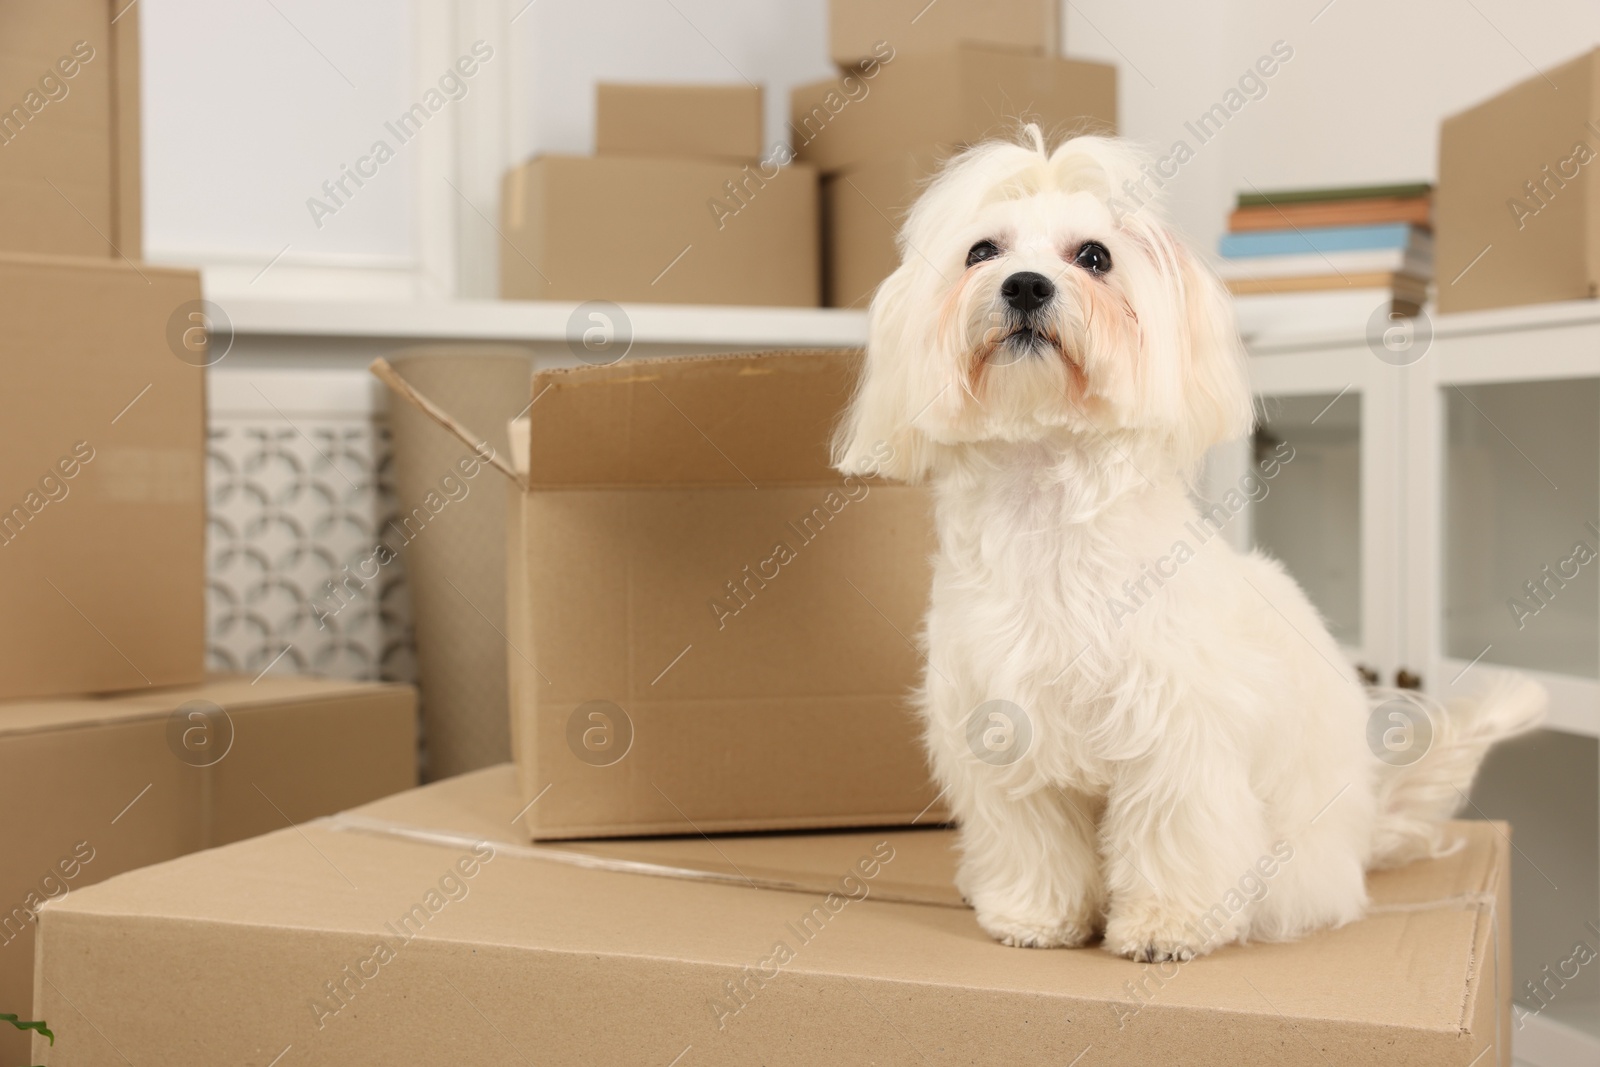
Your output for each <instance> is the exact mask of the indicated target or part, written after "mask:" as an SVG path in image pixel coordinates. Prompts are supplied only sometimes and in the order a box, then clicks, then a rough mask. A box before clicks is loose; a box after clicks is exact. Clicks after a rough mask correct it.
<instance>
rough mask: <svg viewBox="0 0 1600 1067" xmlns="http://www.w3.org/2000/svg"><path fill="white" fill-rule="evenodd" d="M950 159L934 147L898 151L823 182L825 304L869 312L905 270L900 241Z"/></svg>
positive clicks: (827, 178) (839, 173)
mask: <svg viewBox="0 0 1600 1067" xmlns="http://www.w3.org/2000/svg"><path fill="white" fill-rule="evenodd" d="M943 158H944V153H941V152H940V151H938V150H937V149H935V148H932V147H929V148H924V149H922V150H920V151H918V150H908V151H905V152H895V153H892V154H890V155H886V156H884V157H882V158H880V159H874V160H871V161H869V162H867V163H863V164H861V165H860V166H858V167H852V168H850V169H849V170H844V171H839V172H838V173H836V174H830V175H828V176H827V177H826V178H824V179H823V180H822V219H823V261H824V264H825V271H824V275H823V277H824V286H823V288H824V290H825V294H826V295H825V302H826V303H827V305H828V306H829V307H839V308H844V307H866V305H867V302H868V301H869V300H870V299H871V298H872V294H873V291H874V290H876V289H877V287H878V283H879V282H881V281H883V280H884V279H885V278H887V277H888V276H889V275H890V274H891V273H892V272H893V271H894V269H895V268H896V267H897V266H899V265H900V250H899V247H898V246H897V245H896V244H895V236H896V234H897V233H899V230H900V227H901V225H903V224H904V222H905V219H906V214H907V213H908V212H909V211H910V210H911V205H912V204H914V203H915V202H916V199H917V194H918V193H919V192H921V190H922V187H923V183H925V182H926V181H927V179H928V178H929V177H931V176H932V175H933V174H934V172H935V171H936V170H937V169H938V166H939V163H940V161H941V160H942V159H943Z"/></svg>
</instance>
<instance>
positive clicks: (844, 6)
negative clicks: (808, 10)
mask: <svg viewBox="0 0 1600 1067" xmlns="http://www.w3.org/2000/svg"><path fill="white" fill-rule="evenodd" d="M1060 16H1061V3H1060V0H937V2H935V3H929V2H928V0H829V3H828V51H829V53H830V54H831V55H832V56H833V61H834V62H835V63H837V64H838V65H839V66H841V67H846V68H849V67H855V66H858V65H859V64H861V63H862V62H864V61H866V60H868V59H872V58H882V57H881V56H880V55H879V54H878V48H879V43H880V42H882V43H883V44H886V45H888V46H889V47H890V48H893V49H894V51H895V54H896V55H899V56H905V55H914V54H918V53H923V52H939V51H943V50H945V49H947V48H954V47H955V46H957V45H962V44H978V45H986V46H989V47H998V48H1014V49H1023V50H1026V51H1030V52H1037V53H1039V54H1040V55H1047V56H1053V55H1057V54H1058V53H1059V52H1060V50H1061V22H1060Z"/></svg>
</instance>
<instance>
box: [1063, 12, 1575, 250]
mask: <svg viewBox="0 0 1600 1067" xmlns="http://www.w3.org/2000/svg"><path fill="white" fill-rule="evenodd" d="M1313 19H1314V20H1315V21H1313ZM1066 22H1067V35H1068V41H1069V44H1070V48H1069V51H1070V52H1071V53H1072V54H1074V55H1078V56H1083V57H1085V58H1089V57H1093V58H1098V59H1103V60H1105V61H1107V62H1115V63H1117V64H1118V65H1119V66H1120V68H1121V72H1120V78H1121V80H1120V84H1119V88H1120V89H1121V92H1122V98H1121V102H1122V121H1123V127H1124V130H1123V132H1124V133H1126V134H1129V135H1131V136H1134V137H1138V138H1140V139H1142V140H1146V141H1148V142H1150V143H1151V145H1152V146H1156V147H1159V148H1160V149H1161V150H1163V151H1165V150H1166V149H1167V148H1168V147H1169V146H1170V144H1171V142H1172V141H1173V140H1175V139H1177V138H1180V137H1183V138H1187V139H1188V140H1189V142H1190V144H1191V145H1192V146H1193V145H1195V144H1196V139H1195V138H1194V137H1193V136H1192V135H1190V134H1188V133H1187V131H1185V129H1184V128H1183V123H1184V121H1185V120H1193V119H1194V118H1195V117H1196V116H1197V115H1198V114H1199V113H1200V112H1202V111H1203V110H1205V109H1206V108H1208V107H1209V106H1210V105H1211V104H1212V103H1214V102H1216V101H1217V100H1218V99H1220V98H1221V96H1222V94H1223V93H1224V92H1225V91H1226V90H1227V89H1228V88H1229V87H1230V86H1233V85H1234V84H1236V83H1237V80H1238V78H1239V76H1240V75H1241V74H1242V73H1244V71H1245V70H1246V69H1247V68H1248V67H1249V66H1250V64H1252V63H1253V62H1254V61H1255V60H1256V59H1257V58H1258V57H1259V56H1261V55H1263V54H1265V53H1266V52H1267V51H1268V50H1269V49H1270V48H1271V47H1272V45H1273V43H1274V42H1275V41H1279V40H1281V41H1284V42H1286V43H1287V44H1288V45H1289V46H1290V47H1292V48H1293V49H1294V58H1293V59H1291V60H1290V61H1289V62H1287V63H1285V64H1283V66H1282V68H1281V69H1280V70H1279V71H1278V73H1276V74H1275V75H1274V76H1273V77H1272V78H1271V79H1269V80H1267V82H1266V87H1267V92H1266V95H1265V96H1263V97H1262V98H1260V99H1259V100H1253V101H1251V102H1250V103H1248V104H1247V105H1246V106H1245V107H1244V108H1242V109H1241V110H1240V111H1239V113H1238V114H1237V115H1235V116H1234V117H1233V119H1231V120H1230V121H1229V123H1228V125H1227V126H1226V127H1225V128H1224V129H1223V131H1222V132H1221V133H1220V134H1219V135H1218V136H1217V137H1215V138H1214V139H1213V140H1211V141H1210V142H1209V143H1208V144H1206V145H1204V146H1203V147H1199V148H1198V150H1197V154H1196V157H1195V159H1194V161H1193V162H1192V163H1191V164H1190V165H1189V166H1188V167H1185V168H1184V170H1183V171H1182V172H1181V173H1180V174H1179V177H1178V179H1177V180H1176V181H1175V182H1174V183H1173V185H1174V188H1173V189H1172V190H1171V192H1172V194H1173V202H1172V213H1173V217H1174V219H1175V221H1177V222H1179V223H1180V224H1181V225H1182V226H1183V228H1184V229H1185V230H1186V231H1187V232H1189V234H1190V235H1191V236H1192V237H1193V238H1194V239H1195V240H1196V242H1197V243H1199V244H1201V245H1203V246H1204V247H1207V248H1213V249H1214V248H1215V247H1216V239H1217V237H1218V236H1219V235H1220V234H1221V232H1222V231H1223V228H1224V224H1225V215H1226V212H1227V210H1228V209H1229V208H1230V207H1231V206H1232V200H1233V197H1234V195H1235V194H1236V193H1237V192H1238V191H1240V190H1241V189H1246V190H1247V189H1249V188H1250V187H1251V185H1252V184H1254V185H1255V186H1257V187H1259V188H1261V189H1262V190H1266V191H1271V190H1273V189H1283V188H1292V187H1295V186H1322V185H1340V184H1364V183H1375V182H1401V181H1432V180H1434V179H1435V178H1436V177H1437V160H1438V136H1439V120H1440V119H1441V118H1443V117H1445V116H1446V115H1450V114H1453V113H1455V112H1457V111H1460V110H1462V109H1463V108H1466V107H1470V106H1471V105H1473V104H1475V103H1477V102H1479V101H1480V100H1482V99H1484V98H1486V97H1489V96H1492V95H1494V94H1495V93H1497V92H1499V91H1500V90H1501V89H1503V88H1505V87H1506V86H1509V85H1512V84H1514V83H1516V82H1519V81H1521V80H1523V79H1525V78H1529V77H1534V76H1535V72H1536V70H1537V69H1540V68H1546V67H1550V66H1554V65H1556V64H1557V63H1559V62H1561V61H1563V60H1566V59H1570V58H1572V57H1573V56H1576V55H1578V54H1579V53H1581V52H1584V51H1587V50H1589V49H1591V48H1593V47H1594V46H1595V45H1596V44H1597V43H1600V3H1596V2H1595V0H1539V2H1538V3H1535V4H1529V3H1526V2H1521V3H1519V2H1516V0H1333V2H1332V3H1331V4H1330V3H1329V2H1328V0H1289V2H1285V0H1224V2H1211V3H1202V4H1191V3H1184V2H1183V0H1147V2H1144V3H1139V4H1128V3H1125V2H1122V0H1072V2H1071V3H1070V4H1068V6H1067V18H1066ZM1119 50H1120V54H1119ZM1124 57H1125V58H1124ZM1130 64H1131V65H1130ZM1132 66H1137V68H1138V69H1139V70H1142V71H1143V72H1144V76H1141V75H1140V74H1139V73H1138V72H1137V71H1135V70H1134V69H1132ZM1146 78H1148V79H1150V80H1151V81H1154V82H1155V87H1152V86H1151V85H1150V84H1149V82H1148V81H1146Z"/></svg>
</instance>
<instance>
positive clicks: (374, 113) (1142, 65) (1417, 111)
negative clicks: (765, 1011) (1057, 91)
mask: <svg viewBox="0 0 1600 1067" xmlns="http://www.w3.org/2000/svg"><path fill="white" fill-rule="evenodd" d="M1064 4H1065V8H1066V17H1065V20H1064V21H1065V33H1066V38H1067V42H1068V53H1069V54H1071V55H1074V56H1079V57H1083V58H1094V59H1103V60H1106V61H1108V62H1112V63H1115V64H1117V65H1118V67H1119V68H1120V91H1121V111H1122V115H1121V120H1122V126H1123V132H1124V133H1125V134H1127V135H1129V136H1132V137H1136V138H1138V139H1140V140H1143V141H1145V142H1147V143H1148V144H1149V145H1150V146H1151V147H1152V148H1154V149H1156V150H1158V151H1161V152H1165V151H1166V150H1168V149H1169V148H1170V146H1171V145H1172V143H1173V142H1174V141H1176V140H1178V139H1183V140H1186V141H1188V142H1189V144H1190V147H1191V148H1193V149H1195V156H1194V158H1193V160H1192V161H1191V162H1189V163H1188V164H1187V165H1185V166H1184V167H1183V168H1182V170H1181V172H1180V174H1179V176H1178V177H1177V178H1176V179H1175V180H1173V181H1172V182H1171V183H1170V188H1169V190H1168V192H1169V195H1170V198H1171V211H1172V214H1173V217H1174V219H1175V221H1177V223H1178V224H1179V225H1180V227H1182V228H1183V229H1184V230H1185V231H1187V232H1188V233H1189V234H1190V235H1191V237H1193V238H1194V239H1195V241H1196V243H1198V244H1200V245H1201V246H1202V247H1206V248H1214V247H1215V242H1216V238H1217V236H1218V234H1219V233H1220V232H1221V231H1222V228H1223V225H1224V218H1225V214H1226V211H1227V209H1228V208H1229V206H1230V205H1231V202H1232V199H1233V196H1234V195H1235V193H1236V192H1238V191H1239V190H1240V189H1248V188H1250V187H1251V186H1252V185H1254V186H1256V187H1259V188H1261V189H1265V190H1271V189H1276V188H1284V187H1289V186H1296V185H1325V184H1338V183H1356V182H1376V181H1410V180H1431V179H1432V178H1433V177H1434V176H1435V157H1436V152H1437V136H1438V122H1439V119H1440V118H1441V117H1442V116H1444V115H1447V114H1450V113H1452V112H1454V111H1457V110H1460V109H1461V108H1463V107H1466V106H1469V105H1471V104H1472V103H1475V102H1477V101H1478V100H1480V99H1482V98H1484V97H1486V96H1489V95H1491V94H1493V93H1494V92H1496V91H1498V90H1499V89H1501V88H1503V87H1505V86H1507V85H1510V84H1512V83H1514V82H1516V81H1519V80H1521V79H1523V78H1526V77H1532V76H1534V73H1535V69H1536V68H1538V67H1546V66H1550V65H1553V64H1555V63H1557V62H1560V61H1562V60H1564V59H1567V58H1569V57H1571V56H1574V55H1576V54H1578V53H1580V52H1582V51H1585V50H1587V49H1589V48H1591V47H1593V46H1594V45H1595V44H1596V43H1597V41H1600V3H1596V2H1595V0H1540V2H1538V3H1537V4H1533V5H1530V4H1527V3H1521V4H1519V3H1516V2H1514V0H1403V2H1396V0H1333V2H1332V3H1331V4H1330V3H1328V2H1327V0H1210V2H1204V3H1197V2H1194V0H1142V2H1140V3H1128V2H1127V0H1071V2H1070V3H1065V0H1064ZM273 5H276V7H277V9H278V10H274V6H273ZM139 6H140V10H141V13H142V17H143V19H144V37H145V61H146V62H145V115H146V121H145V130H146V133H145V166H146V214H147V226H146V234H147V245H148V248H149V250H150V253H151V255H152V258H161V259H169V260H179V261H191V262H193V261H198V262H210V263H218V262H234V263H237V264H239V265H240V266H239V267H238V268H237V269H236V270H235V273H234V274H233V275H232V278H233V281H234V283H235V284H237V285H240V286H246V287H248V285H247V283H248V280H249V277H250V276H251V275H252V274H253V273H254V272H255V271H257V270H259V268H260V266H262V265H265V264H266V263H267V262H268V261H269V260H270V259H271V257H273V256H274V255H277V254H278V253H279V252H280V251H281V250H282V249H283V248H284V246H285V245H288V246H289V251H288V252H286V253H285V254H284V258H283V260H282V263H283V264H284V265H286V266H288V267H290V268H298V269H300V271H301V273H300V275H298V277H301V278H302V279H304V278H312V279H314V280H315V285H314V286H313V287H312V288H313V291H314V292H315V293H318V294H325V295H326V294H333V293H339V292H344V291H352V290H359V289H360V288H361V286H363V285H365V286H367V288H368V289H369V290H371V291H374V292H376V291H383V292H390V291H395V290H394V287H392V286H391V287H385V286H383V285H381V284H377V283H373V282H372V280H371V279H372V277H373V274H374V271H377V272H379V273H382V272H383V271H384V270H388V271H392V272H398V273H399V274H402V275H407V276H408V279H409V280H407V281H406V283H405V285H406V286H409V291H411V292H415V293H422V294H432V293H438V292H448V291H452V290H456V291H463V292H469V293H472V292H479V293H482V292H486V291H487V290H488V289H489V288H492V263H490V262H488V261H489V260H492V257H493V248H494V242H495V236H494V234H493V233H492V231H491V230H490V229H489V226H488V224H487V223H485V222H484V221H483V220H482V219H481V218H479V217H478V215H477V212H476V211H475V210H473V209H471V208H468V207H467V206H466V205H464V204H459V203H456V202H455V201H453V200H451V199H449V198H450V197H452V196H455V194H453V193H451V192H450V191H449V190H448V189H446V188H444V186H443V185H442V183H441V181H440V179H439V174H440V173H449V170H450V166H449V161H448V160H446V162H444V163H441V162H440V160H439V155H440V153H443V154H444V155H445V156H446V157H448V156H449V155H450V153H452V152H454V153H456V155H457V157H459V156H461V155H463V154H464V155H466V156H471V157H473V159H470V160H466V161H465V162H462V161H461V160H460V159H457V162H456V164H455V166H456V168H457V171H458V172H460V171H461V170H463V169H464V170H465V171H466V172H467V174H466V177H463V178H461V181H469V179H470V181H469V185H470V188H469V189H467V190H465V192H466V193H467V195H468V197H469V198H470V199H471V200H472V201H473V204H474V205H475V206H476V209H477V210H481V211H483V213H484V214H486V215H488V216H489V217H491V218H492V217H493V215H494V204H493V198H494V182H493V173H494V172H495V170H496V169H497V168H498V167H499V166H500V165H501V158H502V157H503V158H504V159H506V160H514V159H519V158H523V157H525V156H527V155H529V154H532V153H533V152H537V151H551V152H577V153H584V152H588V151H591V150H592V148H593V124H594V84H595V82H597V81H600V80H613V79H614V80H631V81H651V80H661V81H739V80H741V79H749V80H750V81H753V82H756V83H758V84H762V85H764V86H765V87H766V89H767V104H766V106H767V140H768V141H769V142H772V141H775V140H778V139H781V138H783V137H784V135H785V134H784V125H785V116H786V111H787V108H786V100H787V95H788V90H789V87H790V86H792V85H794V84H797V83H799V82H803V81H807V80H810V79H813V78H817V77H822V76H824V75H826V74H827V73H828V70H829V68H828V63H827V58H826V56H827V46H826V3H825V2H824V0H534V2H533V3H531V4H529V2H528V0H270V2H269V0H235V2H232V3H225V4H224V3H218V2H216V0H141V3H140V5H139ZM435 9H436V10H438V11H448V12H459V11H461V10H464V9H472V11H473V12H475V14H474V15H473V18H474V19H476V20H477V23H479V24H481V25H484V26H490V27H491V30H492V35H495V36H496V39H497V40H503V41H504V42H505V48H504V49H503V51H502V52H501V53H500V56H501V60H502V61H503V64H504V66H503V67H502V68H501V69H500V70H499V72H498V73H499V74H500V75H501V76H503V77H504V79H505V82H504V85H505V86H506V87H508V88H505V89H504V90H503V91H504V92H505V93H506V94H507V100H506V104H505V106H504V107H503V108H501V109H500V110H499V111H494V112H493V114H492V116H491V117H490V119H489V120H486V121H479V122H478V126H479V128H478V129H477V130H476V133H475V134H474V135H473V136H466V137H461V136H456V137H455V139H454V140H453V141H451V142H450V143H439V142H440V140H441V139H445V140H448V139H450V138H451V137H452V134H451V133H450V132H449V131H444V132H441V133H440V134H439V138H435V144H434V150H432V155H431V156H430V154H429V152H427V151H418V152H417V153H415V155H414V157H411V158H407V157H405V156H402V158H400V159H399V160H397V161H396V163H395V164H392V165H390V166H388V167H386V168H385V169H384V170H383V171H382V172H381V174H380V177H379V178H378V179H377V180H375V181H373V182H372V183H370V184H369V186H368V187H366V188H364V189H363V190H361V192H360V195H359V196H358V197H356V198H353V199H352V200H351V202H350V206H349V207H348V208H347V209H343V210H341V211H340V213H339V214H338V215H337V216H335V217H333V218H329V219H325V220H324V225H323V227H322V228H321V229H318V228H317V227H315V226H314V225H313V223H312V221H311V218H310V215H309V213H308V210H307V208H306V204H305V201H306V199H307V197H309V196H313V195H316V194H317V192H318V189H319V187H320V185H321V183H322V182H323V181H324V180H326V179H327V178H329V177H330V176H333V175H335V174H336V173H337V171H338V168H339V165H340V164H341V163H348V162H350V161H352V160H353V159H354V157H355V156H357V155H358V154H360V153H361V152H363V151H364V150H365V149H366V147H367V146H368V145H369V144H370V142H371V140H372V139H373V138H374V137H375V136H378V135H379V134H380V132H381V128H382V124H383V122H384V121H385V120H386V119H389V118H392V117H393V116H394V115H395V114H397V113H399V112H400V111H402V110H404V109H405V108H406V107H407V106H409V105H410V104H411V103H412V102H413V100H414V99H415V98H416V95H417V93H418V92H420V90H421V88H422V87H423V86H425V85H426V84H427V83H428V82H430V81H431V80H432V79H434V78H435V77H436V76H437V73H438V71H436V70H434V69H433V67H435V66H438V65H439V60H440V57H441V56H443V55H444V53H446V52H448V51H449V50H450V48H452V47H458V46H459V45H460V44H461V43H462V41H459V40H458V41H455V42H451V43H449V44H448V45H441V44H440V42H438V41H436V40H434V39H433V38H434V37H435V36H436V31H435V30H434V29H432V28H431V27H432V26H433V25H436V24H437V19H435V22H433V23H430V22H429V21H428V18H427V17H421V18H419V17H418V14H417V13H418V11H422V12H423V13H424V15H426V13H427V12H428V11H430V10H435ZM280 11H281V14H280V13H279V12H280ZM439 17H440V18H443V19H445V21H447V22H448V21H449V19H450V18H456V19H457V20H458V21H457V24H458V25H459V24H460V17H459V14H454V15H451V14H446V15H441V16H439ZM513 17H515V21H514V22H513V21H511V20H512V18H513ZM291 22H292V23H293V26H291V25H290V23H291ZM296 28H298V32H297V29H296ZM463 32H472V33H475V32H478V31H477V30H472V31H463ZM484 32H491V31H484ZM302 34H303V35H304V36H302ZM422 37H426V38H427V39H426V40H420V39H419V38H422ZM307 38H309V41H308V40H307ZM1280 40H1281V41H1284V42H1286V43H1287V44H1288V45H1289V46H1290V47H1291V48H1293V50H1294V56H1293V58H1292V59H1291V60H1289V61H1288V62H1286V63H1284V64H1282V66H1281V68H1280V69H1279V70H1278V72H1277V73H1276V74H1275V75H1274V76H1273V77H1272V78H1271V79H1269V80H1267V81H1266V93H1265V95H1264V96H1262V97H1261V98H1260V99H1256V100H1252V101H1251V102H1249V103H1248V104H1247V105H1246V106H1245V107H1244V108H1242V109H1241V110H1240V111H1239V112H1238V114H1236V115H1235V116H1234V117H1233V118H1232V119H1231V120H1230V122H1229V123H1228V125H1227V126H1226V128H1224V129H1223V130H1222V132H1221V133H1220V134H1218V135H1217V136H1216V137H1215V138H1214V139H1212V140H1211V141H1209V142H1208V143H1206V144H1204V145H1201V144H1199V143H1198V142H1197V140H1196V138H1195V137H1194V135H1193V134H1192V133H1190V132H1189V131H1187V130H1186V129H1185V126H1184V123H1185V121H1186V120H1193V119H1194V118H1195V117H1196V116H1198V115H1199V114H1200V113H1201V112H1203V111H1204V110H1206V109H1207V108H1209V107H1210V106H1211V104H1213V103H1215V102H1217V101H1219V100H1220V99H1221V98H1222V96H1223V94H1224V93H1225V92H1226V91H1227V90H1228V89H1230V88H1231V87H1233V86H1234V85H1235V84H1236V83H1237V81H1238V79H1239V77H1240V75H1241V74H1242V73H1244V72H1245V71H1246V70H1247V68H1249V67H1250V65H1251V64H1252V63H1254V62H1255V60H1256V59H1257V58H1258V57H1260V56H1262V55H1264V54H1266V53H1268V52H1269V51H1270V50H1271V48H1272V46H1273V44H1274V42H1277V41H1280ZM319 51H320V53H322V54H319ZM335 67H337V68H338V70H335V69H334V68H335ZM506 67H509V68H510V69H509V70H508V69H505V68H506ZM346 79H348V82H350V83H354V88H352V86H351V84H348V83H347V81H346ZM491 91H500V90H491V89H488V88H486V89H485V90H484V93H485V94H487V93H489V92H491ZM480 104H481V101H476V102H474V104H473V105H472V107H478V106H480ZM462 110H463V112H466V111H467V110H468V109H462ZM491 110H492V109H491ZM475 121H476V120H475ZM497 124H498V125H497ZM502 126H503V129H502V128H501V127H502ZM434 132H435V131H433V130H431V129H430V130H429V131H427V134H428V135H431V134H432V133H434ZM480 157H481V158H480ZM430 159H431V162H426V160H430ZM474 160H476V167H475V168H474V166H473V165H472V164H473V161H474ZM441 168H443V170H441ZM486 174H487V176H486ZM419 175H420V177H419ZM458 184H459V182H458ZM430 219H432V220H434V221H433V222H430V221H429V220H430ZM440 220H442V221H440ZM452 240H459V242H460V246H461V248H462V249H463V252H462V253H461V255H460V256H459V257H458V258H460V259H463V260H464V261H465V262H464V263H463V264H446V265H441V264H442V262H443V260H442V257H441V253H440V251H439V247H438V246H439V245H440V243H441V242H442V241H445V242H448V241H452ZM444 258H448V257H444ZM479 260H484V261H485V262H483V263H479V262H478V261H479ZM319 265H320V266H327V267H339V266H342V265H357V266H363V267H366V268H368V269H367V270H366V271H365V272H346V273H343V274H341V273H340V272H338V271H333V272H325V273H323V274H317V273H315V271H314V270H313V268H315V267H317V266H319ZM307 271H311V273H309V274H308V273H307ZM428 271H432V272H433V273H434V274H435V275H443V277H434V278H432V279H431V280H427V279H423V280H417V279H416V278H412V277H410V276H412V275H420V274H422V273H426V272H428ZM280 274H281V275H282V276H283V277H291V276H295V275H294V273H293V270H292V269H291V270H289V271H283V272H279V271H278V269H277V268H274V275H269V276H268V277H267V278H266V279H264V280H263V281H262V282H261V283H260V285H259V286H257V287H254V288H251V290H250V291H251V292H252V294H256V293H260V292H261V291H262V290H264V289H265V290H268V291H271V290H270V287H271V285H272V284H273V277H274V276H275V275H280ZM341 278H343V279H346V280H344V281H341V280H340V279H341Z"/></svg>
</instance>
